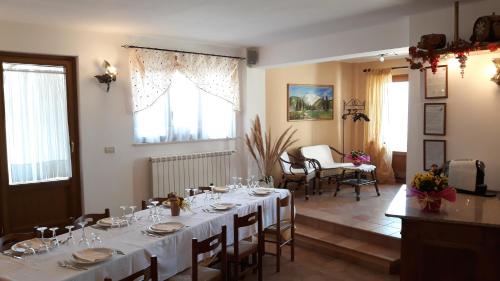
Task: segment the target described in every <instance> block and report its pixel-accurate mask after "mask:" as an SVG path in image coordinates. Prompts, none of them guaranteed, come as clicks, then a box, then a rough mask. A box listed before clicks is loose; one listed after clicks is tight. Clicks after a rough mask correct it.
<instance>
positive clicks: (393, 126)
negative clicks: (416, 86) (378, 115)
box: [382, 75, 408, 152]
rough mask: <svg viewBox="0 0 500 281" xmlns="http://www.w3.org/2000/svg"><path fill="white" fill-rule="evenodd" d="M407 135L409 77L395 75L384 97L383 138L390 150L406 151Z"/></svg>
mask: <svg viewBox="0 0 500 281" xmlns="http://www.w3.org/2000/svg"><path fill="white" fill-rule="evenodd" d="M405 76H406V75H405ZM406 77H407V76H406ZM407 137H408V78H406V79H404V77H403V79H402V78H401V76H395V77H393V82H392V83H390V85H389V91H387V93H386V96H384V98H383V106H382V140H383V142H384V143H385V144H386V145H387V148H388V149H389V150H390V151H401V152H406V149H407V147H406V146H407Z"/></svg>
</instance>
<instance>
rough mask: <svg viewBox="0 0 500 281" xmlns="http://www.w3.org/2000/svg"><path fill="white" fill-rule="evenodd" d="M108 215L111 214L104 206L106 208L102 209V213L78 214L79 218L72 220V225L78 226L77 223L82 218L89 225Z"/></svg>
mask: <svg viewBox="0 0 500 281" xmlns="http://www.w3.org/2000/svg"><path fill="white" fill-rule="evenodd" d="M110 216H111V213H110V211H109V209H108V208H106V209H104V213H102V214H85V215H82V216H80V217H79V218H77V219H76V220H75V221H74V225H75V226H76V228H79V225H78V223H79V222H81V221H83V220H86V221H87V225H88V226H90V225H94V224H96V223H97V221H99V220H102V219H105V218H109V217H110Z"/></svg>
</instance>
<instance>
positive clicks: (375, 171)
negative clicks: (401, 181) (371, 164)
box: [371, 170, 380, 196]
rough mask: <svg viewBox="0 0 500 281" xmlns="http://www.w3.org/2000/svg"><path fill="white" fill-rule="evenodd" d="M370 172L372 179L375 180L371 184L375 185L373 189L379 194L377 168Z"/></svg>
mask: <svg viewBox="0 0 500 281" xmlns="http://www.w3.org/2000/svg"><path fill="white" fill-rule="evenodd" d="M371 174H372V179H373V180H374V181H375V183H374V184H373V185H374V186H375V191H377V196H380V192H379V190H378V184H377V170H373V171H372V172H371Z"/></svg>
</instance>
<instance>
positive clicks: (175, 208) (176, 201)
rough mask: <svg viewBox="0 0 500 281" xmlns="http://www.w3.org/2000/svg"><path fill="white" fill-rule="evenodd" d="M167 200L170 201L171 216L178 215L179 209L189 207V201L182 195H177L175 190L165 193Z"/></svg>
mask: <svg viewBox="0 0 500 281" xmlns="http://www.w3.org/2000/svg"><path fill="white" fill-rule="evenodd" d="M167 198H168V199H167V200H168V202H169V203H170V212H171V214H172V216H178V215H180V213H181V210H187V209H189V202H188V201H187V200H186V199H184V198H183V197H180V196H177V194H176V193H175V192H171V193H169V194H168V195H167Z"/></svg>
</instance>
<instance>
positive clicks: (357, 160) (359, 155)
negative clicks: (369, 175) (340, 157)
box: [346, 150, 370, 166]
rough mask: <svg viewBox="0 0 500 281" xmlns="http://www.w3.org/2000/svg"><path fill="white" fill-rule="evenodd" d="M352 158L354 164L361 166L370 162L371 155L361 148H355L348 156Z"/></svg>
mask: <svg viewBox="0 0 500 281" xmlns="http://www.w3.org/2000/svg"><path fill="white" fill-rule="evenodd" d="M346 158H347V159H350V160H351V162H352V163H353V164H354V166H360V165H361V164H363V163H370V155H368V154H366V153H364V152H363V151H361V150H353V151H351V153H350V154H349V155H347V157H346Z"/></svg>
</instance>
